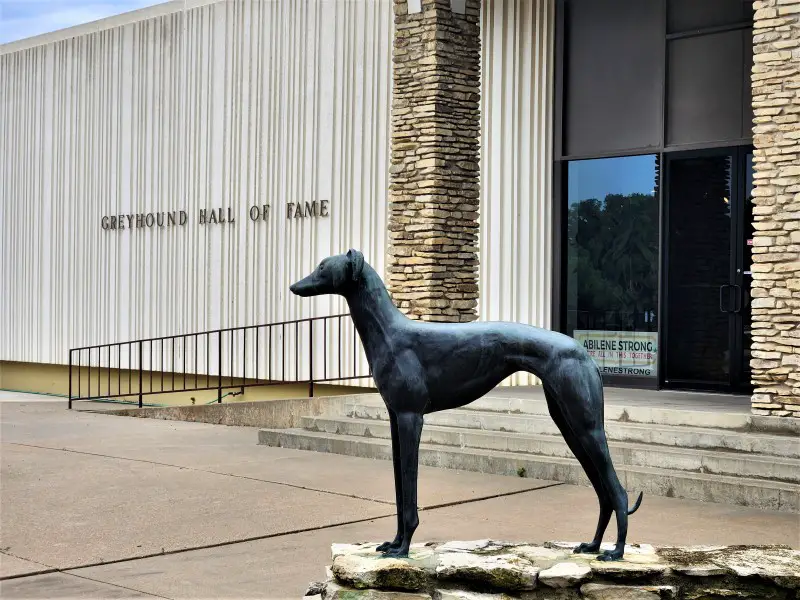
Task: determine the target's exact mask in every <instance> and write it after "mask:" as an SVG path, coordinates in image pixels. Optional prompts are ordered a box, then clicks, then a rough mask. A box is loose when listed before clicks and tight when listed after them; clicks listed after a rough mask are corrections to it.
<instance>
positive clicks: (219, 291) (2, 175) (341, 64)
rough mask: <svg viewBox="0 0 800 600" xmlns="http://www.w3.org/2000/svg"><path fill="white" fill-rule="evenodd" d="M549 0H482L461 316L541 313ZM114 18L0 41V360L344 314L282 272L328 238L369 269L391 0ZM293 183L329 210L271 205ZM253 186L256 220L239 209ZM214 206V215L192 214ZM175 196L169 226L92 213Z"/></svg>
mask: <svg viewBox="0 0 800 600" xmlns="http://www.w3.org/2000/svg"><path fill="white" fill-rule="evenodd" d="M197 2H198V0H194V3H195V4H196V3H197ZM552 2H553V0H484V5H483V15H482V27H483V35H482V37H483V94H482V120H483V132H484V136H483V139H482V150H481V168H482V195H483V197H482V206H481V240H480V261H481V267H480V269H481V271H480V294H481V296H480V301H479V315H480V318H481V319H482V320H489V319H491V320H509V321H520V322H524V323H531V324H535V325H540V326H544V327H548V326H549V316H550V293H551V292H550V277H551V262H552V249H551V243H552V242H551V240H552V237H551V232H550V222H551V212H550V196H551V182H550V180H551V175H550V165H551V151H550V149H551V145H552V101H551V97H550V93H551V88H552V43H553V34H552V30H553V6H552ZM142 15H144V16H147V15H156V16H151V17H149V18H145V19H143V18H142ZM134 16H135V19H134V18H133V17H130V18H128V19H127V20H128V21H131V22H126V17H125V16H122V17H115V18H114V19H111V20H108V21H107V22H106V23H113V24H114V25H115V26H114V27H112V28H106V29H105V30H101V31H97V32H94V33H89V34H86V35H80V36H78V37H68V36H66V35H63V34H61V38H66V39H61V40H60V41H54V42H48V43H39V45H36V40H32V41H31V42H29V43H27V46H26V43H25V42H22V43H15V44H9V45H7V46H5V47H0V201H2V211H0V232H2V240H0V243H1V244H2V246H1V247H2V260H0V268H1V269H2V271H0V282H2V294H1V295H0V302H2V311H0V312H2V321H0V326H1V327H2V331H1V332H0V341H1V345H0V359H3V360H18V361H31V362H52V363H63V362H66V360H67V349H68V348H70V347H75V346H83V345H90V344H97V343H104V342H111V341H124V340H130V339H137V338H143V337H150V336H156V335H172V334H180V333H187V332H193V331H203V330H209V329H214V328H217V327H227V326H238V325H248V324H256V323H268V322H275V321H280V320H286V319H293V318H300V317H305V316H311V315H327V314H335V313H338V312H344V311H345V310H346V306H345V305H344V304H343V303H342V302H341V301H339V300H338V299H330V298H320V299H316V300H308V299H306V300H301V299H297V298H295V297H293V296H291V295H290V294H289V293H288V290H287V286H288V285H289V284H290V283H291V282H292V281H293V280H295V279H297V278H299V277H300V276H302V275H304V274H306V272H308V271H309V270H311V269H312V268H313V266H314V265H315V263H316V262H317V261H318V260H319V259H320V258H322V257H324V256H327V255H329V254H333V253H337V252H341V251H344V250H346V249H347V248H349V247H356V248H360V249H362V250H363V251H364V253H365V255H366V257H367V260H368V261H369V262H370V263H371V264H372V265H373V266H374V267H375V268H376V269H377V270H378V272H379V273H383V268H384V252H385V239H386V233H385V232H386V190H387V185H388V143H389V142H388V134H389V106H390V93H391V45H392V27H393V26H392V5H391V0H306V1H302V0H297V1H289V0H282V1H270V2H265V1H263V0H254V1H250V0H235V1H234V0H230V1H217V2H213V1H212V2H211V3H210V4H208V5H206V6H199V7H196V8H189V9H187V8H184V4H183V3H182V2H173V3H171V5H168V6H164V5H162V6H156V7H153V8H151V9H145V10H144V11H139V12H138V13H136V15H134ZM117 21H120V23H119V24H118V23H117ZM95 29H101V28H100V27H95ZM54 35H58V34H54ZM296 199H301V200H315V199H316V200H319V199H330V200H331V216H330V218H328V219H321V218H320V219H315V220H306V221H287V220H286V219H285V214H284V210H285V202H286V201H291V200H296ZM265 202H269V203H271V204H272V209H273V217H272V221H271V222H270V223H261V222H259V223H252V222H250V221H249V220H248V218H247V208H248V207H249V206H251V205H253V204H259V205H260V204H263V203H265ZM228 206H231V207H232V208H233V209H234V210H235V213H236V218H237V223H236V224H235V225H231V226H228V225H206V226H200V225H198V224H197V223H196V222H195V221H196V218H197V211H198V209H200V208H215V207H228ZM179 209H185V210H186V211H187V212H188V213H189V218H190V223H189V224H188V225H186V226H185V227H182V228H171V229H167V228H165V229H163V230H157V229H152V230H150V229H140V230H134V231H128V230H125V231H116V232H113V231H112V232H107V231H102V230H101V228H100V218H101V217H102V216H103V215H106V214H115V213H116V214H121V213H133V212H150V211H162V210H179ZM262 343H263V338H262ZM315 345H316V344H315ZM351 350H352V348H349V347H348V348H347V349H346V352H345V355H346V356H348V357H349V356H350V355H351ZM168 352H169V349H168ZM249 352H250V354H249V356H250V357H251V360H252V357H253V352H252V351H249ZM262 352H263V349H262ZM190 359H191V356H190ZM177 360H178V362H179V363H180V361H181V356H180V355H179V356H178V357H177ZM168 362H169V358H168ZM212 362H213V360H212ZM348 362H349V360H348ZM122 364H123V366H124V365H125V357H123V363H122ZM318 364H319V363H318ZM155 366H158V365H155ZM212 371H213V369H212ZM251 372H252V371H251ZM512 379H513V381H514V382H515V383H529V382H531V379H530V378H528V377H527V376H517V377H514V378H512Z"/></svg>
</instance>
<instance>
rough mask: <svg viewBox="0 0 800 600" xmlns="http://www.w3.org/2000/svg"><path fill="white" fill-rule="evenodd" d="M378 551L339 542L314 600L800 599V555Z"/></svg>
mask: <svg viewBox="0 0 800 600" xmlns="http://www.w3.org/2000/svg"><path fill="white" fill-rule="evenodd" d="M377 545H378V544H377V543H362V544H334V545H333V546H332V547H331V550H332V552H331V559H332V564H331V565H330V566H329V567H328V568H327V569H326V572H327V579H326V580H325V581H322V582H315V583H312V584H311V585H310V586H309V588H308V590H307V591H306V595H305V597H306V600H312V599H313V600H346V599H347V600H491V599H496V600H506V599H511V598H520V599H525V600H538V599H542V600H544V599H553V600H568V599H579V598H585V599H589V600H656V599H674V600H681V599H683V600H706V599H707V600H713V599H722V598H729V599H746V600H756V599H758V600H779V599H780V600H797V599H798V598H800V551H798V550H793V549H791V548H788V547H785V546H691V547H678V546H674V547H669V546H662V547H654V546H649V545H645V544H641V545H630V546H627V547H626V550H625V559H624V560H622V561H614V562H603V561H598V560H596V556H597V555H595V554H574V553H573V552H572V550H573V548H575V546H577V543H571V542H547V543H545V544H544V545H532V544H512V543H507V542H498V541H493V540H478V541H466V542H447V543H435V542H430V543H420V544H414V545H413V546H412V548H411V552H410V556H409V558H407V559H392V558H381V556H380V555H379V554H378V553H377V552H375V547H376V546H377ZM611 547H612V545H611V544H604V545H603V549H606V548H608V549H610V548H611Z"/></svg>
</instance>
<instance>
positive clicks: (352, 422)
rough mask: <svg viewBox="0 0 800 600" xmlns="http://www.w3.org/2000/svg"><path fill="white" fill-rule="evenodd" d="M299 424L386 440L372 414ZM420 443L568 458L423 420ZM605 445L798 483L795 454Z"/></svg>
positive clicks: (681, 464)
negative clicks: (360, 417) (368, 416)
mask: <svg viewBox="0 0 800 600" xmlns="http://www.w3.org/2000/svg"><path fill="white" fill-rule="evenodd" d="M426 419H427V417H426ZM300 426H301V427H302V428H303V429H306V430H308V431H321V432H324V433H329V434H336V435H351V436H359V437H366V438H369V437H376V438H381V439H391V432H390V430H389V422H388V421H383V420H377V419H354V418H347V417H339V418H336V417H303V418H301V420H300ZM422 443H425V444H432V445H437V446H454V447H458V448H477V449H482V450H497V451H501V452H524V453H526V454H535V455H539V456H549V457H557V458H573V454H572V451H570V449H569V447H568V446H567V444H566V442H565V441H564V438H563V437H562V436H561V435H547V434H525V433H511V432H505V431H503V432H501V431H484V430H477V429H467V428H461V427H448V426H441V425H429V424H426V425H425V427H424V428H423V430H422ZM609 449H610V451H611V458H612V460H613V461H614V464H615V465H632V466H639V467H659V468H664V469H673V470H677V471H690V472H695V473H711V474H716V475H731V476H742V477H751V478H754V479H769V480H774V481H784V482H790V483H800V459H797V458H778V457H775V456H765V455H761V454H752V453H743V452H731V451H719V450H698V449H696V448H677V447H661V446H656V445H653V444H642V443H631V442H618V441H610V442H609Z"/></svg>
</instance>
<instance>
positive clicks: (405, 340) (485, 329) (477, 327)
mask: <svg viewBox="0 0 800 600" xmlns="http://www.w3.org/2000/svg"><path fill="white" fill-rule="evenodd" d="M290 290H291V291H292V292H293V293H294V294H297V295H298V296H317V295H321V294H339V295H341V296H344V298H345V299H346V300H347V304H348V305H349V307H350V314H351V316H352V318H353V323H354V324H355V326H356V329H357V330H358V334H359V336H360V338H361V341H362V343H363V345H364V351H365V353H366V355H367V361H368V362H369V365H370V368H371V370H372V376H373V378H374V379H375V383H376V385H377V387H378V391H379V392H380V394H381V396H382V397H383V400H384V402H385V403H386V408H387V409H388V411H389V420H390V426H391V435H392V456H393V462H394V481H395V500H396V503H397V535H396V536H395V538H394V540H392V541H391V542H384V543H383V544H381V545H380V546H378V548H377V550H378V551H380V552H385V554H386V555H388V556H408V550H409V546H410V545H411V537H412V536H413V535H414V531H415V530H416V528H417V525H418V524H419V516H418V514H417V472H418V460H419V443H420V436H421V434H422V424H423V415H425V414H427V413H431V412H436V411H440V410H446V409H448V408H457V407H459V406H464V405H465V404H469V403H470V402H472V401H474V400H477V399H478V398H480V397H481V396H483V395H484V394H486V393H487V392H489V391H491V390H492V389H493V388H494V387H495V386H496V385H497V384H499V383H500V382H501V381H503V380H504V379H505V378H506V377H508V376H509V375H512V374H513V373H516V372H517V371H527V372H529V373H533V374H534V375H536V376H537V377H539V378H540V379H541V381H542V384H543V387H544V393H545V397H546V399H547V407H548V410H549V411H550V416H551V417H552V418H553V421H555V423H556V425H557V426H558V428H559V430H560V431H561V434H562V435H563V436H564V439H565V440H566V442H567V444H568V446H569V448H570V450H572V452H573V454H575V457H576V458H577V459H578V461H579V462H580V464H581V466H582V467H583V470H584V471H585V472H586V475H587V476H588V477H589V481H591V483H592V486H593V487H594V490H595V492H596V493H597V498H598V500H599V502H600V518H599V520H598V523H597V531H596V533H595V536H594V539H593V540H592V541H591V542H589V543H585V544H581V545H580V546H578V547H577V548H576V549H575V552H599V550H600V543H601V541H602V539H603V534H604V533H605V530H606V527H607V526H608V523H609V520H610V519H611V513H612V511H613V512H615V513H616V517H617V543H616V546H615V548H614V549H613V550H607V551H606V552H604V553H603V554H601V555H600V556H599V557H598V559H599V560H617V559H620V558H622V555H623V553H624V551H625V538H626V536H627V533H628V515H630V514H633V513H634V512H635V511H636V509H638V508H639V504H640V503H641V501H642V494H639V498H638V500H637V501H636V504H635V505H634V507H633V509H632V510H630V511H629V510H628V494H627V492H626V491H625V490H624V489H623V487H622V485H621V484H620V482H619V479H618V478H617V474H616V472H615V471H614V466H613V465H612V464H611V457H610V456H609V452H608V443H607V441H606V434H605V430H604V428H603V383H602V379H601V377H600V372H599V371H598V369H597V366H596V365H595V363H594V362H593V361H592V359H591V358H590V357H589V355H588V354H587V353H586V351H585V350H584V349H583V348H582V347H581V346H580V344H578V343H576V342H575V340H573V339H572V338H570V337H568V336H566V335H563V334H560V333H556V332H553V331H548V330H546V329H540V328H538V327H532V326H530V325H521V324H516V323H482V322H475V323H453V324H450V323H428V322H424V321H414V320H411V319H408V318H407V317H406V316H405V315H403V314H402V313H401V312H400V311H399V310H398V309H397V308H396V307H395V306H394V304H393V303H392V300H391V298H390V297H389V294H388V292H387V291H386V287H385V286H384V285H383V282H382V281H381V278H380V277H379V276H378V274H377V273H376V272H375V270H374V269H372V267H370V266H369V265H368V264H367V263H365V262H364V256H363V255H362V254H361V252H358V251H357V250H350V251H348V252H347V254H340V255H337V256H331V257H329V258H326V259H325V260H323V261H322V262H321V263H320V264H319V266H318V267H317V268H316V269H315V270H314V272H313V273H311V274H310V275H309V276H308V277H305V278H304V279H301V280H300V281H298V282H297V283H295V284H293V285H292V286H291V287H290Z"/></svg>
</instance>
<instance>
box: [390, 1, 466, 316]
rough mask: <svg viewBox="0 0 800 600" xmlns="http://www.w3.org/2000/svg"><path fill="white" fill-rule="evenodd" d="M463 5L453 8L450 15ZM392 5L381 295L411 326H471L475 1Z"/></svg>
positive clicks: (398, 2)
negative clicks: (385, 291)
mask: <svg viewBox="0 0 800 600" xmlns="http://www.w3.org/2000/svg"><path fill="white" fill-rule="evenodd" d="M461 4H463V3H459V2H456V3H454V6H455V5H461ZM421 6H422V11H421V12H415V13H413V14H409V10H408V2H407V0H394V10H395V39H394V56H393V61H394V89H393V93H392V147H391V152H392V157H391V163H392V164H391V167H390V197H389V210H390V215H389V244H388V246H389V255H388V257H387V268H386V272H387V276H388V283H389V285H388V287H389V292H390V293H391V295H392V297H393V298H394V300H395V302H396V303H397V305H398V306H399V307H400V309H401V310H402V311H403V312H405V313H406V314H407V315H408V316H409V317H411V318H414V319H423V320H429V321H472V320H474V319H475V318H476V310H475V308H476V306H477V297H478V279H477V269H478V255H477V242H478V205H479V201H480V200H479V195H480V194H479V187H478V178H479V170H478V153H479V135H480V114H479V100H480V24H479V16H480V0H467V1H466V4H465V9H464V12H463V13H459V12H454V11H453V8H452V7H451V0H422V4H421Z"/></svg>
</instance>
